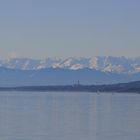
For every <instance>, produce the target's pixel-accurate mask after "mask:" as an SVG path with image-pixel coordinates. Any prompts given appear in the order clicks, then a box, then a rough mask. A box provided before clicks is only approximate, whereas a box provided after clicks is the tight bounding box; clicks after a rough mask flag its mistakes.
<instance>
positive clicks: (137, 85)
mask: <svg viewBox="0 0 140 140" xmlns="http://www.w3.org/2000/svg"><path fill="white" fill-rule="evenodd" d="M0 91H34V92H37V91H42V92H43V91H56V92H57V91H61V92H63V91H69V92H98V93H100V92H111V93H115V92H116V93H139V94H140V81H136V82H130V83H119V84H112V85H80V84H77V85H55V86H21V87H0Z"/></svg>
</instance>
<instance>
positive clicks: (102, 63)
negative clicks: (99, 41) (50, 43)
mask: <svg viewBox="0 0 140 140" xmlns="http://www.w3.org/2000/svg"><path fill="white" fill-rule="evenodd" d="M0 66H1V67H5V68H11V69H21V70H36V69H43V68H62V69H71V70H78V69H83V68H90V69H95V70H98V71H102V72H112V73H139V72H140V57H138V58H126V57H112V56H108V57H106V56H102V57H101V56H97V57H92V58H72V57H71V58H67V59H56V58H47V59H45V60H34V59H28V58H12V59H8V60H0Z"/></svg>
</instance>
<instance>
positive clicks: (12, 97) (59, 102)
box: [0, 92, 140, 140]
mask: <svg viewBox="0 0 140 140" xmlns="http://www.w3.org/2000/svg"><path fill="white" fill-rule="evenodd" d="M0 140H140V95H139V94H134V93H132V94H127V93H124V94H121V93H114V94H111V93H98V94H97V93H76V92H72V93H69V92H62V93H61V92H40V93H39V92H0Z"/></svg>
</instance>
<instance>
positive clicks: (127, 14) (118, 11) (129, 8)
mask: <svg viewBox="0 0 140 140" xmlns="http://www.w3.org/2000/svg"><path fill="white" fill-rule="evenodd" d="M139 7H140V1H139V0H1V1H0V58H6V57H10V56H17V57H30V58H36V59H38V58H46V57H61V58H63V57H71V56H72V57H73V56H76V57H92V56H97V55H101V56H102V55H104V56H105V55H107V56H108V55H111V56H127V57H137V56H139V53H140V16H139V14H140V8H139Z"/></svg>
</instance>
